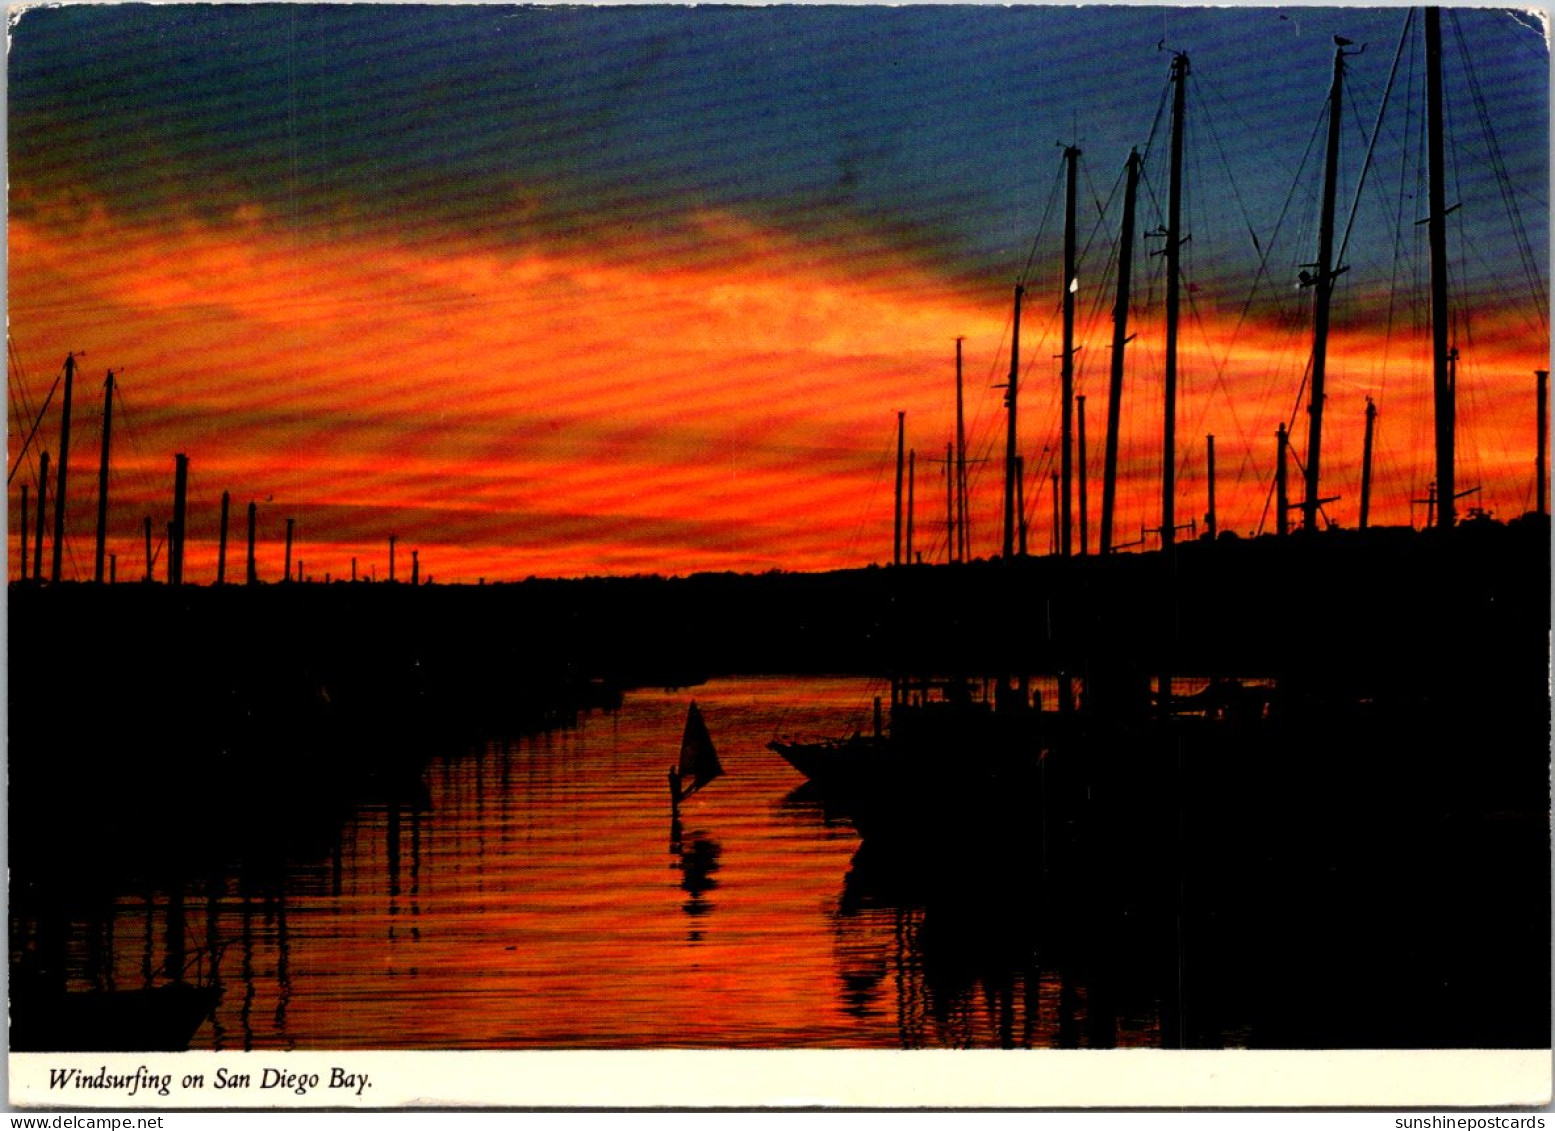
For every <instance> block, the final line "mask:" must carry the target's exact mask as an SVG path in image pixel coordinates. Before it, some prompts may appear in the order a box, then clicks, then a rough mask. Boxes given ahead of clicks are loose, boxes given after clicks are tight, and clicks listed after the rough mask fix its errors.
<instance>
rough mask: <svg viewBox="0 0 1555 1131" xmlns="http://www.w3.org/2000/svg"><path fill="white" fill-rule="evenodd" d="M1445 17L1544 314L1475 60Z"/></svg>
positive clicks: (1543, 293)
mask: <svg viewBox="0 0 1555 1131" xmlns="http://www.w3.org/2000/svg"><path fill="white" fill-rule="evenodd" d="M1447 14H1448V17H1449V18H1450V19H1451V21H1452V29H1453V35H1454V37H1455V38H1456V39H1457V42H1458V56H1459V58H1460V59H1461V60H1462V62H1463V70H1464V74H1465V76H1466V77H1467V78H1468V84H1469V96H1470V98H1471V100H1472V101H1473V103H1474V110H1475V113H1476V115H1477V117H1478V118H1479V124H1480V129H1481V130H1482V131H1483V133H1484V137H1485V143H1486V148H1487V150H1488V151H1489V155H1490V166H1491V169H1492V170H1493V171H1494V173H1495V176H1496V187H1497V189H1498V190H1499V191H1500V193H1501V203H1502V205H1503V206H1504V207H1505V208H1506V211H1507V218H1508V219H1509V220H1511V222H1512V235H1513V238H1514V240H1515V242H1516V244H1517V252H1518V258H1519V259H1520V260H1521V261H1522V268H1523V273H1524V275H1525V276H1526V278H1527V282H1528V289H1529V292H1530V293H1531V294H1532V295H1533V297H1534V298H1536V299H1537V300H1538V302H1539V308H1540V310H1544V311H1547V310H1548V308H1549V292H1548V290H1547V289H1546V287H1545V286H1544V283H1543V280H1542V279H1541V278H1540V276H1539V271H1538V267H1537V264H1536V262H1535V260H1534V255H1533V249H1532V247H1530V246H1529V244H1528V233H1527V231H1526V230H1525V228H1524V225H1523V217H1522V213H1521V211H1520V210H1519V209H1518V207H1517V195H1516V193H1515V192H1514V191H1513V189H1512V183H1511V176H1510V174H1508V173H1507V170H1506V163H1505V161H1504V160H1503V159H1502V157H1501V145H1500V142H1499V141H1498V140H1497V138H1496V131H1495V126H1494V124H1493V123H1492V122H1491V119H1490V108H1489V106H1488V105H1487V104H1486V102H1485V95H1484V92H1483V90H1481V88H1480V85H1479V74H1478V72H1477V71H1476V70H1475V69H1474V60H1473V58H1472V57H1471V56H1470V54H1469V50H1468V45H1467V44H1466V43H1465V42H1464V39H1463V29H1462V28H1461V27H1460V26H1459V23H1458V16H1457V13H1456V12H1454V11H1452V10H1451V9H1448V13H1447Z"/></svg>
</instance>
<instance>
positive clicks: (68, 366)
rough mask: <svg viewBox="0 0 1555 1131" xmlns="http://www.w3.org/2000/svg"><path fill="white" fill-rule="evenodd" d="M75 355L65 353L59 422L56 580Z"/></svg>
mask: <svg viewBox="0 0 1555 1131" xmlns="http://www.w3.org/2000/svg"><path fill="white" fill-rule="evenodd" d="M75 379H76V355H75V354H73V353H71V354H66V355H65V401H64V405H63V408H62V414H61V416H60V424H59V483H58V485H57V486H56V487H55V488H54V564H53V566H52V567H51V568H50V570H49V580H51V581H58V580H59V572H60V564H61V556H62V555H63V553H64V551H65V472H66V470H67V469H68V468H69V466H70V390H71V388H72V387H73V386H74V385H75Z"/></svg>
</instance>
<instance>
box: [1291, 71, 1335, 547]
mask: <svg viewBox="0 0 1555 1131" xmlns="http://www.w3.org/2000/svg"><path fill="white" fill-rule="evenodd" d="M1343 88H1344V47H1343V46H1339V47H1336V48H1334V81H1333V85H1332V86H1331V87H1330V88H1329V93H1328V156H1327V164H1326V166H1325V171H1324V176H1323V206H1322V213H1321V215H1320V219H1319V221H1318V237H1317V263H1316V264H1314V266H1315V267H1316V268H1317V274H1316V275H1308V274H1306V273H1305V272H1302V277H1301V283H1302V285H1303V286H1310V287H1312V288H1313V289H1314V294H1313V316H1312V398H1311V401H1310V402H1309V403H1308V405H1307V414H1308V417H1309V425H1310V431H1309V432H1308V433H1307V482H1306V491H1307V493H1306V497H1305V499H1304V500H1303V501H1302V504H1301V513H1302V522H1303V523H1304V524H1305V526H1306V530H1307V533H1309V534H1315V533H1316V532H1317V508H1318V503H1319V499H1318V493H1317V492H1318V479H1319V476H1318V467H1319V464H1320V463H1321V462H1322V450H1323V379H1324V373H1325V370H1326V368H1327V363H1328V310H1329V300H1330V298H1331V297H1332V295H1333V290H1334V278H1335V276H1336V275H1338V274H1339V272H1342V271H1343V270H1344V268H1342V267H1341V268H1340V269H1339V271H1334V270H1333V256H1334V195H1335V192H1336V191H1337V189H1338V181H1339V123H1340V118H1341V116H1342V114H1343V102H1342V101H1341V99H1342V91H1343Z"/></svg>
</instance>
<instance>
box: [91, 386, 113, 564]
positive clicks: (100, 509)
mask: <svg viewBox="0 0 1555 1131" xmlns="http://www.w3.org/2000/svg"><path fill="white" fill-rule="evenodd" d="M112 432H113V370H112V369H110V370H108V379H107V380H106V381H104V382H103V456H102V460H101V461H100V462H99V463H98V465H97V562H96V568H95V569H94V570H93V574H92V577H93V580H94V581H96V582H97V584H98V585H101V584H102V583H103V551H104V549H105V548H106V546H105V540H106V539H107V537H108V437H109V435H110V434H111V433H112Z"/></svg>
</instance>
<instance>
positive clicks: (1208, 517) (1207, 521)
mask: <svg viewBox="0 0 1555 1131" xmlns="http://www.w3.org/2000/svg"><path fill="white" fill-rule="evenodd" d="M1204 439H1205V442H1206V444H1207V445H1208V448H1209V455H1208V466H1207V467H1206V469H1205V470H1206V475H1207V477H1208V479H1209V510H1208V511H1206V512H1205V514H1204V525H1205V528H1206V529H1208V530H1209V540H1210V542H1211V544H1213V543H1214V541H1215V533H1216V523H1215V437H1214V436H1212V435H1211V436H1206V437H1204Z"/></svg>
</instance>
